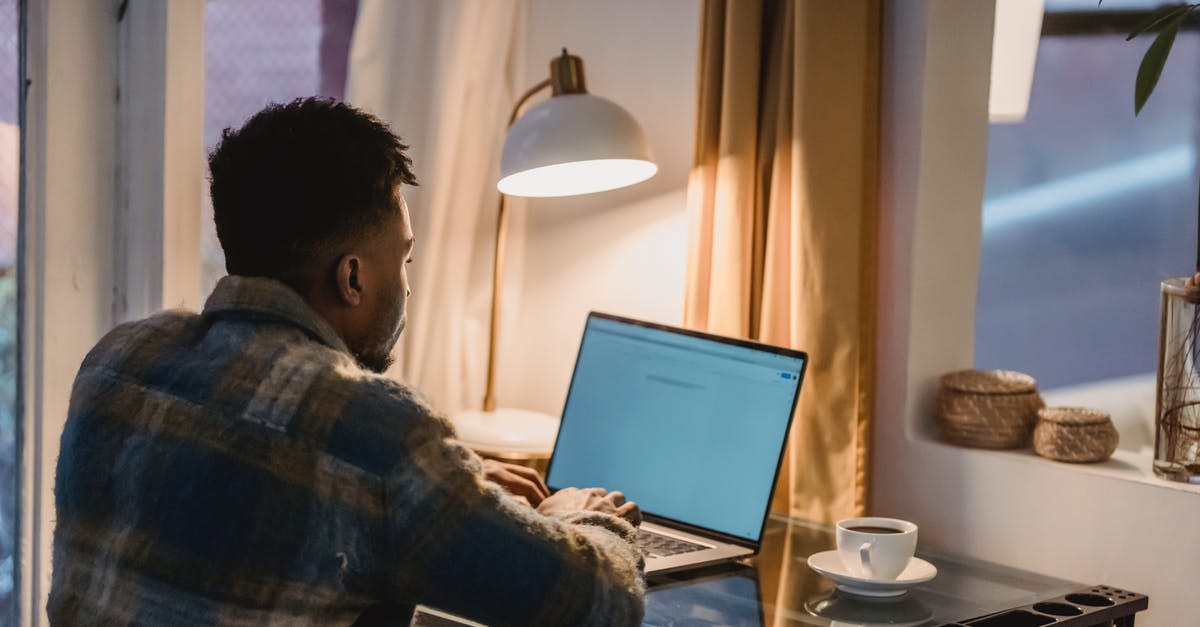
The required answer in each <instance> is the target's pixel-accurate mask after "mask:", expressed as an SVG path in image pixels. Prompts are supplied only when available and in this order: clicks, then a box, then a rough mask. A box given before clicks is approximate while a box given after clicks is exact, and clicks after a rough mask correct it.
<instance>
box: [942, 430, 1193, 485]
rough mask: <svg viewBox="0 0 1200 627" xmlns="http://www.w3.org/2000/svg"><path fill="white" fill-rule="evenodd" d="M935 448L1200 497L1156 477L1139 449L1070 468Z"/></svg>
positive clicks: (1021, 456) (1004, 454)
mask: <svg viewBox="0 0 1200 627" xmlns="http://www.w3.org/2000/svg"><path fill="white" fill-rule="evenodd" d="M934 444H936V445H938V446H943V447H946V448H950V449H955V450H959V451H963V452H964V453H965V454H974V455H989V456H994V457H1000V458H1006V459H1010V460H1013V461H1016V462H1018V463H1026V464H1039V465H1044V466H1046V467H1048V468H1049V467H1053V468H1056V469H1061V470H1065V471H1067V472H1076V473H1080V474H1087V475H1096V476H1101V477H1107V478H1110V479H1117V480H1120V481H1129V482H1132V483H1140V484H1143V485H1146V486H1150V487H1153V488H1159V489H1164V490H1175V491H1179V492H1192V493H1194V494H1200V485H1198V484H1191V483H1179V482H1177V481H1166V480H1164V479H1159V478H1158V477H1157V476H1155V475H1154V471H1153V470H1152V466H1151V462H1152V461H1153V457H1154V455H1153V449H1149V448H1146V449H1142V450H1140V451H1127V450H1120V449H1118V450H1117V452H1115V453H1113V456H1112V458H1111V459H1109V460H1108V461H1104V462H1099V463H1095V464H1070V463H1065V462H1056V461H1054V460H1052V459H1046V458H1044V457H1041V456H1039V455H1038V454H1037V453H1034V452H1033V451H1032V450H1028V449H1026V450H1015V451H993V450H987V449H973V448H966V447H961V446H954V445H952V444H947V443H945V442H940V441H934Z"/></svg>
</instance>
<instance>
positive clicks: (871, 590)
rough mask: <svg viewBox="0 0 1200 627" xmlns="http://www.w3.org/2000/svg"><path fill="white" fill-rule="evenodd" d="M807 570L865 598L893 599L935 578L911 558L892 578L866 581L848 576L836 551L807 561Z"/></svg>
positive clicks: (932, 569) (930, 566)
mask: <svg viewBox="0 0 1200 627" xmlns="http://www.w3.org/2000/svg"><path fill="white" fill-rule="evenodd" d="M808 567H809V568H811V569H813V570H815V571H817V572H818V573H821V574H822V575H825V576H826V577H829V578H830V579H832V580H833V583H834V584H836V585H837V587H838V589H839V590H844V591H846V592H849V593H850V594H857V595H860V596H865V597H896V596H900V595H902V594H904V593H905V592H907V591H908V589H909V588H911V587H913V586H915V585H917V584H922V583H925V582H926V581H929V580H931V579H933V578H934V577H937V567H936V566H934V565H933V564H930V563H929V562H926V561H925V560H923V559H921V558H919V557H914V558H912V561H911V562H909V563H908V566H905V567H904V571H903V572H901V573H900V575H899V576H898V577H896V578H895V579H867V578H865V577H858V576H855V575H851V574H850V572H849V571H848V570H846V566H845V565H844V564H842V558H841V557H839V556H838V552H837V551H821V552H820V553H814V554H813V555H811V556H810V557H809V558H808Z"/></svg>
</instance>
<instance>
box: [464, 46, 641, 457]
mask: <svg viewBox="0 0 1200 627" xmlns="http://www.w3.org/2000/svg"><path fill="white" fill-rule="evenodd" d="M547 87H549V88H550V89H551V97H550V98H549V99H547V100H545V101H543V102H540V103H538V104H536V105H534V106H533V107H531V108H530V109H529V111H528V112H526V113H525V114H524V115H523V116H522V115H521V111H522V109H523V107H524V106H525V104H526V103H527V102H528V101H529V99H530V98H532V97H533V96H534V95H536V94H538V93H539V92H541V91H543V90H545V89H546V88H547ZM518 116H520V118H519V119H518ZM657 171H658V166H657V165H655V163H654V162H653V161H652V158H651V156H650V148H649V146H648V145H647V144H646V137H645V134H644V133H643V132H642V128H641V127H640V126H639V125H638V123H637V121H636V120H634V119H633V116H632V115H630V114H629V112H628V111H626V110H625V109H623V108H621V107H620V106H619V105H617V104H616V103H614V102H612V101H610V100H606V99H604V98H600V97H599V96H593V95H592V94H589V93H588V92H587V88H586V86H585V84H584V77H583V61H582V60H581V59H580V58H579V57H577V56H575V55H572V54H569V53H568V52H567V50H566V49H565V48H564V49H563V51H562V55H560V56H558V57H556V58H555V59H554V60H552V61H551V62H550V77H549V78H547V79H545V80H543V81H541V82H540V83H538V84H536V85H534V86H533V87H531V88H530V89H529V90H528V91H526V92H525V93H524V94H522V95H521V97H520V98H519V99H517V102H516V105H514V106H513V110H512V114H511V115H510V116H509V119H508V135H507V137H506V138H505V140H504V150H503V153H502V154H501V157H500V181H499V182H498V183H497V184H496V187H497V189H498V190H499V191H500V201H499V209H498V211H497V217H496V248H495V257H494V259H493V266H492V311H491V327H490V330H489V334H488V361H487V387H486V392H485V393H484V396H483V405H482V409H469V410H466V411H462V412H459V413H458V414H455V415H454V416H453V417H452V418H451V420H452V422H453V423H454V425H455V427H456V428H457V430H458V436H459V440H460V441H461V442H463V443H464V444H466V445H467V446H470V447H471V448H473V449H475V450H476V451H479V452H481V453H486V454H489V455H492V456H495V457H499V458H502V459H508V460H510V461H526V462H527V461H529V460H537V459H544V458H545V457H547V456H548V455H549V453H550V451H551V450H552V449H553V447H554V439H555V437H557V434H558V419H557V418H555V417H553V416H549V415H547V414H543V413H540V412H534V411H528V410H522V409H513V408H503V409H498V408H497V406H496V345H497V341H496V335H497V333H498V332H499V327H500V291H501V285H502V283H503V274H504V243H505V238H506V235H507V231H508V201H507V198H508V196H530V197H550V196H576V195H580V194H591V193H594V192H602V191H606V190H610V189H617V188H619V187H626V186H628V185H633V184H634V183H639V182H641V181H644V180H646V179H648V178H650V177H651V176H654V173H655V172H657Z"/></svg>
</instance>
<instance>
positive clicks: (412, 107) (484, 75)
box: [346, 0, 529, 413]
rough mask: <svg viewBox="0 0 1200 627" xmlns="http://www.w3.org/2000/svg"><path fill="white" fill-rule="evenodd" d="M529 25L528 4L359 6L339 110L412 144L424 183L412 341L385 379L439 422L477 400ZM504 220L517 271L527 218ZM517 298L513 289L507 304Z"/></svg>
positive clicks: (422, 0)
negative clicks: (508, 146)
mask: <svg viewBox="0 0 1200 627" xmlns="http://www.w3.org/2000/svg"><path fill="white" fill-rule="evenodd" d="M528 20H529V2H528V0H508V1H505V2H478V1H472V0H439V1H438V2H430V1H427V0H362V1H361V4H360V7H359V17H358V22H357V26H356V27H355V33H354V39H353V43H352V46H351V53H350V62H349V72H348V74H349V77H348V81H347V89H346V95H347V97H346V100H347V101H348V102H350V103H351V104H354V105H356V106H359V107H362V108H364V109H366V110H368V111H371V112H373V113H375V114H376V115H378V116H380V117H381V118H382V119H383V120H385V121H387V122H388V123H389V124H390V125H391V126H392V127H393V128H394V129H395V130H396V132H397V133H398V134H399V135H400V136H401V137H402V138H403V139H404V140H405V142H406V143H408V144H410V145H411V150H410V154H411V156H412V157H413V162H414V167H415V169H416V173H417V177H418V179H419V180H420V186H419V187H415V188H406V189H405V191H404V194H405V198H406V200H407V201H408V205H409V211H410V213H411V215H412V221H413V227H414V235H415V237H416V242H417V243H416V248H415V254H414V258H415V259H416V260H417V261H418V263H416V264H414V265H413V270H414V273H413V274H412V275H410V276H411V277H412V281H413V295H412V298H411V299H410V301H409V330H407V331H406V332H405V333H404V335H403V336H402V337H401V341H400V343H399V344H398V345H397V349H396V352H397V354H396V357H397V359H396V366H395V367H394V368H393V370H392V372H391V373H389V374H392V375H393V376H397V377H402V378H404V379H405V380H407V381H408V382H410V383H411V384H413V385H414V386H415V387H416V388H417V389H419V390H421V392H422V393H423V394H425V395H426V396H428V397H429V399H430V401H431V402H432V403H433V404H434V406H435V407H437V408H438V409H439V410H440V411H443V412H446V413H454V412H456V411H458V410H461V409H464V408H467V407H477V406H478V405H479V403H480V401H481V399H482V398H483V385H484V369H485V363H484V362H485V359H486V350H487V325H488V311H489V309H488V308H489V303H490V297H491V293H490V290H491V283H490V281H489V280H488V279H489V277H490V274H491V273H490V268H491V255H492V252H491V251H492V246H493V237H494V233H495V228H496V201H497V198H498V196H497V194H498V192H497V191H496V186H495V182H496V179H497V173H498V171H499V160H500V157H499V156H500V151H501V147H502V146H503V143H504V136H505V132H506V130H507V122H508V112H509V110H510V109H511V108H512V105H513V102H514V101H515V100H516V98H517V97H518V96H519V95H520V94H521V93H522V92H523V91H524V88H525V85H524V84H523V78H524V77H523V67H524V65H523V63H524V56H525V55H524V45H525V40H526V33H525V31H526V27H527V23H528ZM511 209H512V211H511V216H510V229H509V233H510V235H509V240H508V243H507V250H508V256H509V257H510V258H513V259H512V262H511V263H510V265H516V266H518V267H517V269H518V270H519V265H520V262H521V251H522V248H523V238H522V233H523V229H522V228H520V227H521V221H522V220H523V214H522V209H521V207H520V206H516V207H512V208H511ZM509 275H510V276H514V277H515V276H517V274H516V273H515V272H510V273H509ZM519 289H520V285H519V284H518V282H517V281H512V280H510V281H508V282H507V283H506V285H505V291H506V293H505V294H504V298H505V300H506V301H510V300H511V298H510V295H509V292H515V291H516V290H519ZM509 311H510V312H511V311H513V310H512V309H510V310H509Z"/></svg>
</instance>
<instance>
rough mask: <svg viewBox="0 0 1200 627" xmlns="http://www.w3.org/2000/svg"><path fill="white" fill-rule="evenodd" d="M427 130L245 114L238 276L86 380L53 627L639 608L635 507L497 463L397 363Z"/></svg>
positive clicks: (233, 271) (279, 113) (230, 204)
mask: <svg viewBox="0 0 1200 627" xmlns="http://www.w3.org/2000/svg"><path fill="white" fill-rule="evenodd" d="M406 148H407V147H406V146H404V145H403V144H401V143H400V140H399V138H397V137H396V136H395V135H393V134H392V132H391V131H390V130H388V128H387V127H386V126H385V125H383V124H382V123H381V122H380V121H379V120H377V119H376V118H374V117H372V116H370V115H367V114H364V113H362V112H359V111H356V110H355V109H353V108H351V107H348V106H346V105H343V104H334V103H332V102H328V101H322V100H315V99H308V100H297V101H295V102H293V103H291V104H288V105H283V106H280V105H272V106H270V107H268V108H267V109H265V110H264V111H262V112H260V113H258V114H257V115H255V116H254V117H253V118H251V119H250V120H249V121H248V122H247V123H246V124H245V126H243V127H242V128H241V129H240V130H237V131H229V130H227V131H226V132H225V134H224V136H223V138H222V141H221V143H220V145H219V146H218V147H217V149H216V150H215V151H214V152H213V154H212V156H211V157H210V162H209V165H210V169H211V173H212V179H211V189H212V199H213V210H214V214H215V219H216V224H217V235H218V237H219V238H220V241H221V246H222V248H224V250H225V257H226V267H227V269H228V271H229V276H227V277H225V278H223V279H222V280H221V281H220V283H218V285H217V287H216V289H215V290H213V293H212V295H211V296H210V297H209V299H208V302H207V303H206V305H205V307H204V311H203V313H201V314H200V315H196V314H193V313H187V312H178V311H176V312H168V313H163V314H159V315H156V316H153V317H151V318H149V319H147V320H143V321H140V322H134V323H131V324H126V325H122V326H120V327H118V328H116V329H115V330H113V331H112V332H111V333H109V334H108V335H107V336H106V337H105V338H104V339H102V340H101V341H100V343H99V344H98V345H97V346H96V347H95V348H94V349H93V350H92V352H91V353H90V354H89V355H88V356H87V358H86V359H85V360H84V362H83V365H82V367H81V368H80V371H79V375H78V377H77V378H76V381H75V387H74V389H73V392H72V395H71V405H70V410H69V415H68V419H67V425H66V429H65V431H64V433H63V438H62V450H61V453H60V457H59V461H58V474H57V479H56V484H55V499H56V504H57V527H56V529H55V534H54V569H53V583H52V588H51V592H50V602H49V607H48V611H49V615H50V618H51V620H52V621H53V622H57V623H66V624H142V625H199V624H222V625H261V624H280V623H287V624H292V623H317V624H349V623H351V622H352V621H354V620H355V618H356V617H357V616H359V615H360V614H362V613H363V611H364V610H365V609H367V608H368V607H371V606H375V609H372V612H375V611H377V610H378V608H379V607H380V606H379V605H378V604H381V603H383V604H390V606H384V607H391V609H392V610H396V609H398V610H399V612H398V613H399V615H400V618H401V619H402V620H405V621H406V620H407V619H408V618H409V616H411V613H412V607H413V605H414V604H417V603H424V604H429V605H432V606H435V607H438V608H441V609H444V610H447V611H450V612H453V613H457V614H461V615H464V616H466V617H469V618H472V619H475V620H479V621H483V622H488V623H493V624H522V625H534V624H547V625H549V624H554V625H569V624H596V625H600V624H604V625H608V624H631V623H636V622H637V621H638V620H639V619H640V617H641V613H642V604H643V589H644V584H643V581H642V574H641V556H640V553H639V551H638V549H637V548H636V547H635V546H634V545H633V544H632V542H633V540H634V533H635V528H634V525H633V524H631V522H630V521H632V522H633V523H634V524H636V522H637V521H638V520H639V514H638V511H637V507H636V505H634V504H633V503H627V502H625V500H624V498H623V497H622V496H621V494H620V493H617V492H612V493H606V492H605V491H603V490H600V489H590V490H577V489H569V490H562V491H560V492H558V493H556V494H554V495H549V494H548V490H547V489H546V487H545V485H544V484H543V483H541V480H540V479H538V478H537V476H536V474H533V473H530V472H528V471H526V470H524V469H520V468H517V467H512V466H507V465H503V464H492V463H482V462H481V461H480V460H479V458H478V457H476V456H475V455H474V454H473V453H471V452H470V451H468V450H466V449H465V448H463V447H462V446H461V445H459V444H458V443H456V442H455V441H454V439H453V438H454V432H453V430H452V429H451V427H450V426H449V424H448V423H447V422H446V421H445V420H444V419H443V418H442V417H440V416H439V415H437V414H435V413H434V412H433V411H432V410H430V409H429V407H427V406H426V405H425V404H424V402H423V401H422V400H421V399H420V398H419V397H418V396H417V395H416V394H415V393H413V392H412V391H411V390H410V389H408V388H407V387H405V386H404V385H403V384H400V383H397V382H395V381H392V380H390V379H387V378H385V377H383V376H381V375H380V374H379V373H382V372H383V371H384V370H385V369H386V368H387V366H388V362H389V355H390V353H391V350H392V347H393V346H394V344H395V343H396V340H397V338H398V337H399V335H400V332H401V331H402V330H403V329H404V323H405V302H406V300H407V298H408V296H409V286H408V277H407V274H406V272H405V264H406V263H408V262H410V261H412V250H413V237H412V229H411V227H410V224H409V217H408V209H407V207H406V206H405V203H404V198H403V196H402V195H401V193H400V186H401V184H406V183H407V184H415V183H416V181H415V178H414V176H413V174H412V170H411V161H410V160H409V158H408V157H407V156H406V155H405V154H404V150H405V149H406ZM505 490H508V492H511V493H512V494H509V493H508V492H506V491H505ZM514 495H516V496H514ZM517 497H519V498H517ZM535 508H536V509H535ZM392 616H393V618H394V617H395V613H394V614H393V615H392Z"/></svg>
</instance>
